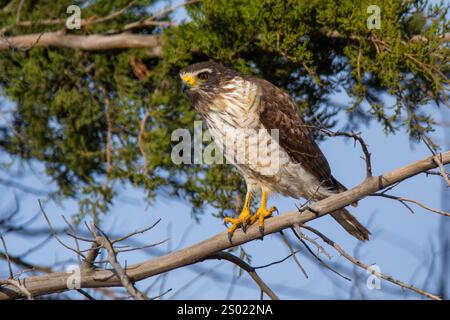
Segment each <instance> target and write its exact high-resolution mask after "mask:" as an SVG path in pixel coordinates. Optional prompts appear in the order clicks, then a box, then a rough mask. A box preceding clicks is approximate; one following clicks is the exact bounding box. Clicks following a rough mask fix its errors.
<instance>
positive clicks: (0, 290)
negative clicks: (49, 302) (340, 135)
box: [0, 151, 450, 299]
mask: <svg viewBox="0 0 450 320" xmlns="http://www.w3.org/2000/svg"><path fill="white" fill-rule="evenodd" d="M439 159H440V161H441V163H442V165H446V164H448V163H450V151H446V152H444V153H442V154H441V155H440V158H439ZM436 167H437V164H436V162H435V161H434V159H433V156H430V157H427V158H424V159H422V160H419V161H416V162H414V163H411V164H408V165H405V166H403V167H400V168H398V169H395V170H393V171H390V172H388V173H385V174H383V175H380V176H373V177H370V178H368V179H365V180H364V181H363V182H362V183H361V184H359V185H357V186H355V187H354V188H352V189H350V190H347V191H345V192H342V193H338V194H335V195H333V196H330V197H328V198H326V199H323V200H321V201H318V202H316V203H315V204H314V208H313V211H314V212H312V211H311V210H304V211H302V212H301V213H300V212H299V211H298V210H294V211H290V212H287V213H285V214H281V215H279V216H276V217H273V218H270V219H268V220H267V222H266V225H265V232H266V234H271V233H274V232H278V231H280V230H283V229H286V228H289V227H292V226H295V225H297V224H298V225H302V224H304V223H306V222H308V221H311V220H313V219H316V218H318V217H320V216H323V215H326V214H327V213H329V212H333V211H336V210H338V209H341V208H343V207H345V206H348V205H350V204H352V203H354V202H356V201H358V200H360V199H362V198H365V197H367V196H369V195H371V194H373V193H375V192H377V191H379V190H382V189H385V188H387V187H389V186H391V185H393V184H396V183H398V182H400V181H403V180H405V179H408V178H410V177H413V176H415V175H417V174H419V173H421V172H425V171H427V170H430V169H434V168H436ZM260 237H261V235H260V232H259V229H258V226H257V225H253V226H251V227H249V228H248V229H247V232H246V233H244V232H243V231H242V230H237V231H236V232H235V233H234V236H233V239H232V243H230V241H229V239H228V236H227V232H222V233H220V234H217V235H215V236H213V237H211V238H209V239H207V240H204V241H202V242H200V243H197V244H194V245H192V246H190V247H187V248H185V249H182V250H178V251H175V252H171V253H169V254H166V255H164V256H161V257H158V258H155V259H151V260H147V261H144V262H142V263H138V264H135V265H131V266H129V267H127V275H128V276H129V278H130V280H131V281H133V282H136V281H139V280H142V279H145V278H148V277H151V276H154V275H157V274H161V273H164V272H168V271H171V270H174V269H177V268H180V267H184V266H187V265H191V264H194V263H197V262H200V261H202V260H204V259H206V258H207V257H209V256H211V255H213V254H216V253H218V252H220V251H223V250H226V249H229V248H232V247H234V246H237V245H241V244H244V243H247V242H249V241H252V240H256V239H259V238H260ZM69 276H70V274H68V273H64V272H57V273H52V274H48V275H43V276H32V277H28V278H26V279H25V280H26V282H25V283H26V289H27V290H28V291H29V292H30V294H31V295H32V296H39V295H43V294H50V293H54V292H61V291H67V290H69V289H68V288H67V285H66V283H67V278H68V277H69ZM121 285H122V283H121V281H120V279H119V278H118V277H117V276H116V274H115V272H114V271H113V270H107V269H98V270H95V271H92V270H91V271H82V273H81V287H82V288H98V287H113V286H121ZM23 296H24V294H23V292H22V291H21V290H19V289H18V288H17V287H15V286H13V285H11V284H4V285H3V286H2V287H0V299H12V298H20V297H23Z"/></svg>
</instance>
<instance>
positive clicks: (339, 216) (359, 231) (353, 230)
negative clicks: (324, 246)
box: [331, 209, 370, 241]
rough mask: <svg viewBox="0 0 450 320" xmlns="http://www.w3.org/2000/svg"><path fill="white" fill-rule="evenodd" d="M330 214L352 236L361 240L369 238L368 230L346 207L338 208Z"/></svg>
mask: <svg viewBox="0 0 450 320" xmlns="http://www.w3.org/2000/svg"><path fill="white" fill-rule="evenodd" d="M331 216H332V217H333V218H334V219H335V220H336V221H337V222H338V223H339V224H340V225H341V226H342V227H343V228H344V229H345V230H346V231H347V232H348V233H350V234H351V235H352V236H354V237H355V238H357V239H358V240H361V241H366V240H369V235H370V231H369V230H367V229H366V227H364V226H363V225H362V224H361V223H359V221H358V220H356V218H355V217H354V216H352V215H351V214H350V212H348V211H347V209H339V210H337V211H334V212H333V213H331Z"/></svg>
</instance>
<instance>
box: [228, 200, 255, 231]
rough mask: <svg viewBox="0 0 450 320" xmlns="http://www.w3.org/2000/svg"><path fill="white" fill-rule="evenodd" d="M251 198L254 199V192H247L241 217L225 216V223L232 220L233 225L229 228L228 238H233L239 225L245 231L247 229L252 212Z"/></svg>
mask: <svg viewBox="0 0 450 320" xmlns="http://www.w3.org/2000/svg"><path fill="white" fill-rule="evenodd" d="M251 200H252V194H251V192H247V194H246V195H245V202H244V208H243V209H242V211H241V214H240V215H239V217H238V218H237V219H234V218H230V217H226V218H225V220H224V222H225V223H229V222H231V227H229V228H228V238H230V239H231V237H232V235H233V232H234V231H235V230H236V229H237V228H238V227H239V226H242V229H243V230H244V232H245V230H246V229H247V226H248V224H249V221H250V217H251V212H250V203H251Z"/></svg>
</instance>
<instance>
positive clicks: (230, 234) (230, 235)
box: [228, 232, 233, 243]
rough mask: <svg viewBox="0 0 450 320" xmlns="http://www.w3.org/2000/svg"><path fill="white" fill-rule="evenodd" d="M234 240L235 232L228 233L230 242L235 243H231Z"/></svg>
mask: <svg viewBox="0 0 450 320" xmlns="http://www.w3.org/2000/svg"><path fill="white" fill-rule="evenodd" d="M232 238H233V232H228V241H230V243H233V242H232V241H231V239H232Z"/></svg>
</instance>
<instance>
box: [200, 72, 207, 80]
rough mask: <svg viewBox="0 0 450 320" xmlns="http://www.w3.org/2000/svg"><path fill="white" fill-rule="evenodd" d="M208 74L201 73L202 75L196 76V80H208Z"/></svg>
mask: <svg viewBox="0 0 450 320" xmlns="http://www.w3.org/2000/svg"><path fill="white" fill-rule="evenodd" d="M208 77H209V76H208V72H202V73H200V74H199V75H198V78H199V79H200V80H208Z"/></svg>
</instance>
